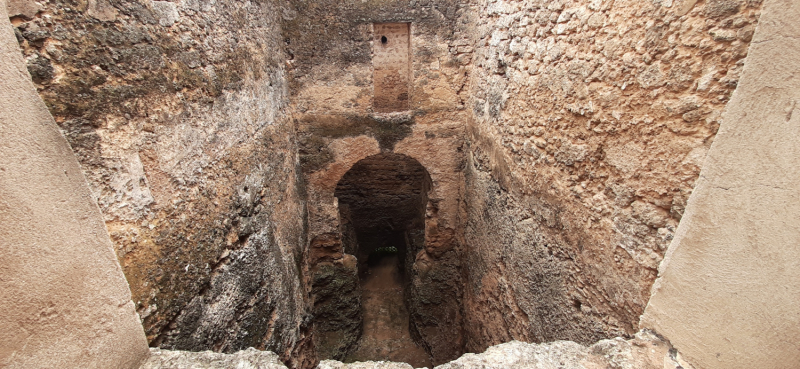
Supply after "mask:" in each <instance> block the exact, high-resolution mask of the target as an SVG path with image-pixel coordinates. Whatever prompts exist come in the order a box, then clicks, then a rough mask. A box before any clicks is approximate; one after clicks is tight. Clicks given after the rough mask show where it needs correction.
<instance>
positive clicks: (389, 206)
mask: <svg viewBox="0 0 800 369" xmlns="http://www.w3.org/2000/svg"><path fill="white" fill-rule="evenodd" d="M431 186H432V182H431V177H430V174H429V173H428V170H427V169H426V168H425V167H424V166H423V165H422V164H421V163H420V162H419V161H417V160H416V159H414V158H412V157H411V156H408V155H404V154H397V153H380V154H375V155H371V156H368V157H366V158H364V159H361V160H359V161H358V162H356V163H355V164H353V166H352V167H351V168H350V169H349V170H348V171H347V172H346V173H345V174H344V175H342V177H341V178H340V179H339V181H338V182H337V185H336V189H335V191H334V196H335V197H336V198H337V199H338V208H339V222H340V231H341V234H342V243H343V249H344V250H343V251H344V252H345V253H347V254H351V255H355V256H356V258H357V259H358V260H359V269H360V271H362V272H363V271H364V270H365V268H366V267H367V264H368V263H370V257H371V256H370V255H372V254H373V253H375V252H376V250H377V249H379V248H390V249H391V248H395V249H397V251H398V254H399V255H400V256H401V260H400V263H401V268H406V267H410V265H411V264H412V263H413V261H414V258H415V255H416V253H417V252H419V251H420V250H422V249H423V246H424V239H425V228H426V224H425V223H426V222H425V220H426V217H425V215H426V209H427V207H428V193H429V192H430V190H431ZM384 251H386V250H384ZM372 262H374V260H372Z"/></svg>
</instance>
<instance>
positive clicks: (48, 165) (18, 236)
mask: <svg viewBox="0 0 800 369" xmlns="http://www.w3.org/2000/svg"><path fill="white" fill-rule="evenodd" d="M0 60H2V63H0V136H2V142H3V143H2V145H0V281H2V282H0V309H2V311H3V318H2V319H0V367H3V368H9V369H10V368H65V367H66V368H121V369H123V368H125V369H134V368H137V367H138V366H139V365H140V364H141V363H142V362H143V361H144V360H146V359H147V355H148V352H147V341H146V340H145V335H144V331H143V330H142V327H141V325H140V323H139V317H138V316H137V315H136V311H135V310H134V304H133V302H131V292H130V289H129V288H128V285H127V283H125V276H124V275H123V274H122V269H121V268H120V265H119V262H118V261H117V258H116V255H115V254H114V251H113V246H112V244H111V240H110V239H109V237H108V232H106V230H105V227H104V224H103V217H102V215H101V214H100V210H99V209H98V208H97V204H96V203H95V202H94V199H93V198H92V194H91V191H90V190H89V185H88V184H87V181H86V177H84V175H83V173H81V167H80V165H79V164H78V160H77V158H76V157H75V155H74V154H73V152H72V150H70V148H69V144H68V143H67V140H66V139H65V138H64V136H63V135H62V134H61V133H60V132H59V130H58V127H57V126H56V123H55V122H54V121H53V117H52V116H51V115H50V113H49V112H48V111H47V107H46V106H45V105H44V102H43V101H42V99H41V98H40V97H39V95H38V94H37V93H36V90H35V88H34V85H33V83H32V82H31V76H30V74H28V72H27V71H26V66H25V61H24V59H23V58H22V55H21V53H20V49H19V45H18V44H17V40H16V39H15V38H14V31H13V30H12V26H11V23H10V22H9V20H8V18H7V15H6V2H5V1H4V0H0Z"/></svg>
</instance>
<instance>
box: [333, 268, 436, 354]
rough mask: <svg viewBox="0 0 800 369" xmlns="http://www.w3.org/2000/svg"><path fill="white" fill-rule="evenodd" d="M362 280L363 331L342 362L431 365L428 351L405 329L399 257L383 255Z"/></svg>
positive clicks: (406, 324)
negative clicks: (398, 362) (392, 362)
mask: <svg viewBox="0 0 800 369" xmlns="http://www.w3.org/2000/svg"><path fill="white" fill-rule="evenodd" d="M361 283H362V284H361V286H362V289H363V294H362V297H361V301H362V304H363V309H364V333H363V334H362V336H361V340H360V341H359V342H358V348H357V349H356V350H355V351H354V352H353V353H352V354H350V356H348V357H347V358H346V359H345V362H355V361H379V360H385V361H400V362H406V363H409V364H411V365H412V366H414V367H415V368H420V367H429V368H430V367H432V365H431V360H430V357H429V356H428V354H427V353H426V352H425V350H424V349H423V348H422V347H420V346H418V345H417V344H416V343H415V342H414V341H413V340H412V339H411V335H410V334H409V332H408V319H409V318H408V310H407V309H406V305H405V302H404V301H403V285H402V281H401V278H400V272H399V270H398V256H397V255H390V256H385V257H383V258H382V259H381V260H380V261H379V262H378V263H377V264H376V265H375V266H372V267H370V269H369V272H368V275H367V276H366V278H364V279H363V280H362V281H361Z"/></svg>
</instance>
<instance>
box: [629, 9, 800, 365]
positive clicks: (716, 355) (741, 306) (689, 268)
mask: <svg viewBox="0 0 800 369" xmlns="http://www.w3.org/2000/svg"><path fill="white" fill-rule="evenodd" d="M798 16H800V4H798V3H797V2H796V1H790V0H767V1H765V2H764V11H763V15H762V16H761V19H760V20H759V25H758V28H757V30H756V33H755V36H754V37H753V44H752V46H751V47H750V52H749V55H748V56H747V60H746V62H745V64H744V68H743V72H742V77H741V82H740V83H739V85H738V87H737V88H736V91H735V92H734V94H733V97H732V98H731V101H730V103H729V104H728V106H727V107H726V110H725V113H724V114H723V116H722V117H723V119H724V122H723V123H722V125H721V126H720V129H719V134H718V135H717V137H716V139H715V140H714V144H713V145H712V146H711V149H710V150H709V152H708V156H707V157H706V160H705V163H704V164H703V170H702V172H701V173H700V178H699V179H698V180H697V186H696V187H695V190H694V192H693V193H692V197H691V198H690V199H689V203H688V205H687V207H686V212H685V214H684V216H683V219H682V220H681V224H680V226H679V227H678V229H677V231H676V233H675V240H674V241H673V242H672V244H671V245H670V247H669V249H668V250H667V254H666V256H665V257H664V261H663V262H662V263H661V266H660V267H659V278H658V280H656V282H655V284H654V286H653V294H652V297H651V298H650V301H649V303H648V305H647V309H646V310H645V313H644V315H643V316H642V322H641V325H642V326H643V327H647V328H649V329H655V330H657V331H658V332H659V333H661V334H663V335H664V336H665V337H666V338H667V339H669V340H670V341H671V342H672V343H673V345H674V346H675V347H676V348H677V349H679V350H680V351H681V353H682V354H683V355H684V357H686V358H687V360H689V361H691V362H692V363H693V364H695V366H696V367H698V368H752V367H761V368H791V367H795V366H797V363H798V362H800V350H799V349H800V345H799V344H798V343H799V342H800V294H798V293H797V292H798V291H800V247H798V240H800V232H798V227H797V226H796V225H794V222H796V219H798V215H800V203H799V202H798V198H797V193H798V190H800V188H798V187H799V186H800V185H798V183H800V172H799V171H798V170H797V168H798V160H799V159H798V156H797V154H798V149H797V140H796V138H797V137H798V134H800V131H799V130H798V127H800V114H797V104H798V101H800V82H799V81H798V79H797V76H798V74H799V73H800V70H799V69H798V68H797V64H796V60H797V59H798V57H800V25H798V23H797V17H798Z"/></svg>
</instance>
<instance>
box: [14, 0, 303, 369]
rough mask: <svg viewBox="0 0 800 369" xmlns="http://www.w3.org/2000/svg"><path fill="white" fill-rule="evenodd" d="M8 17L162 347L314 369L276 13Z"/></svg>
mask: <svg viewBox="0 0 800 369" xmlns="http://www.w3.org/2000/svg"><path fill="white" fill-rule="evenodd" d="M15 4H16V5H15ZM12 5H13V6H12V7H11V8H12V10H14V11H13V12H12V14H10V15H11V17H12V18H11V19H12V22H13V24H14V25H15V26H16V28H15V32H16V35H17V39H18V41H19V44H20V46H21V47H22V48H23V50H24V54H25V56H26V58H27V62H28V70H29V71H30V72H31V75H32V77H33V80H34V81H35V82H36V83H37V87H38V89H39V93H40V95H41V96H42V97H43V99H44V100H45V102H46V103H47V105H48V107H49V109H50V111H51V112H52V114H53V116H54V117H55V119H56V122H57V123H58V124H59V126H60V128H61V129H62V131H63V132H64V134H65V135H66V137H67V139H68V141H69V142H70V145H71V146H72V148H73V149H74V150H75V152H76V154H77V155H78V157H79V160H80V162H81V165H82V167H83V169H84V173H85V174H86V176H87V178H88V179H89V182H90V185H91V187H92V190H93V192H94V195H95V197H96V199H97V202H98V203H99V205H100V208H101V210H102V212H103V214H104V216H105V221H106V226H107V228H108V230H109V233H110V235H111V237H112V240H113V241H114V243H115V245H116V251H117V255H118V257H119V259H120V261H121V263H122V267H123V270H124V272H125V275H126V277H127V279H128V282H129V284H130V286H131V290H132V292H133V300H134V302H135V303H136V305H137V306H136V307H137V309H138V311H139V313H140V315H141V317H142V318H143V319H144V327H145V331H146V333H147V336H148V339H149V340H150V342H151V345H160V346H162V347H167V348H177V349H188V350H200V349H214V350H222V351H233V350H238V349H241V348H246V347H249V346H254V347H257V348H268V349H271V350H273V351H276V352H278V353H279V354H280V355H281V356H282V357H283V358H284V359H289V357H290V356H291V357H292V358H293V360H295V361H300V362H302V361H303V360H304V358H306V357H309V358H311V360H313V355H310V354H309V353H308V352H306V351H303V350H306V349H308V348H309V347H310V344H309V345H306V344H304V343H305V342H307V341H306V340H305V337H304V336H303V333H302V332H303V330H304V329H305V328H303V327H304V326H303V324H304V323H303V322H304V320H303V319H304V318H303V317H304V315H305V314H306V312H307V310H308V309H307V308H306V302H305V300H304V294H303V288H302V284H301V279H300V278H301V277H300V274H301V269H300V268H299V266H300V256H301V253H302V249H301V246H302V245H303V244H304V243H305V240H304V226H303V218H304V210H303V206H302V205H303V203H302V199H301V196H300V194H299V192H298V186H297V183H298V180H299V177H298V172H296V169H295V168H296V167H297V160H296V146H295V140H294V137H295V134H294V126H293V123H292V121H291V120H290V119H289V118H288V115H287V108H288V107H287V100H288V94H287V85H286V83H285V79H286V75H285V70H284V67H285V65H284V63H285V54H284V52H283V43H282V40H281V34H280V13H279V12H275V9H276V7H277V6H278V4H277V2H275V1H255V2H249V1H248V2H242V1H233V0H223V1H217V2H202V1H194V0H186V1H176V2H167V1H145V0H143V1H138V0H110V1H108V0H97V1H95V0H91V1H88V2H87V1H69V0H64V1H49V2H41V3H34V2H32V1H24V0H23V1H16V2H14V3H12ZM14 6H16V8H15V7H14ZM297 347H300V348H299V349H298V350H300V351H303V352H299V351H294V352H293V350H295V348H297ZM307 354H308V355H307Z"/></svg>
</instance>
